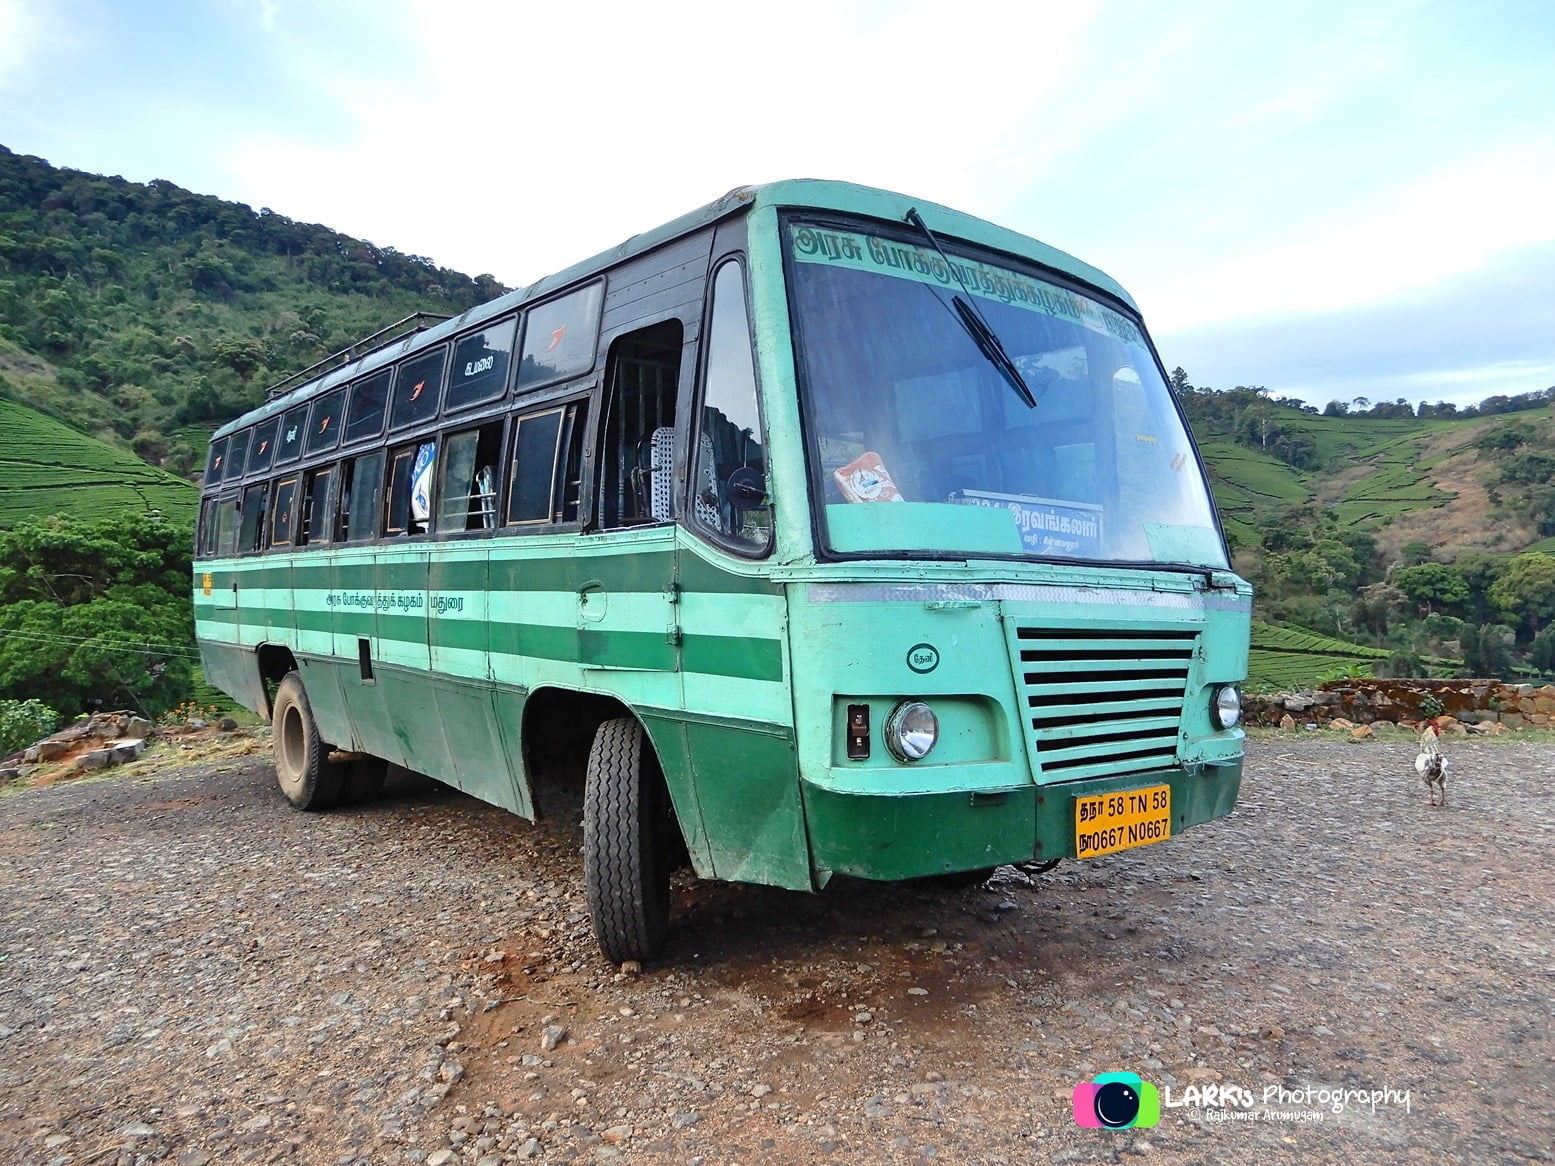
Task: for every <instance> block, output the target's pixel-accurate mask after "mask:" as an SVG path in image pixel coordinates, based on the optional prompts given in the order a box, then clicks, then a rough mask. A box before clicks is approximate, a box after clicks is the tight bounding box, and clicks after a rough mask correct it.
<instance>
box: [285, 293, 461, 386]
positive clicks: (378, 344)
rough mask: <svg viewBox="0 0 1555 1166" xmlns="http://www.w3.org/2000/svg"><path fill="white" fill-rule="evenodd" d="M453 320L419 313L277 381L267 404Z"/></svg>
mask: <svg viewBox="0 0 1555 1166" xmlns="http://www.w3.org/2000/svg"><path fill="white" fill-rule="evenodd" d="M451 319H453V317H452V316H441V315H439V314H438V313H436V312H416V313H414V314H412V315H409V316H406V317H405V318H404V319H403V320H396V321H394V323H392V324H390V325H389V326H388V327H387V328H380V329H378V331H376V332H374V333H373V334H372V335H371V336H364V337H362V338H361V339H360V340H358V341H356V343H354V344H352V345H350V346H349V347H347V348H342V349H341V350H340V351H339V352H332V353H330V354H329V355H328V356H326V357H325V358H324V359H323V360H321V361H318V362H317V363H316V364H310V365H309V366H308V367H307V368H305V369H303V370H302V371H300V372H294V373H292V375H291V376H289V377H287V378H286V379H285V380H281V381H276V382H275V384H273V385H271V386H270V387H269V388H268V389H266V390H265V400H266V401H273V400H275V399H276V398H277V397H279V396H281V395H282V394H283V393H286V392H289V391H290V390H292V389H294V388H296V387H297V386H298V385H300V384H302V383H304V382H305V381H310V380H312V379H313V378H314V377H316V376H321V375H323V374H324V373H326V372H329V371H330V370H331V369H334V368H339V367H340V366H341V365H342V364H346V363H348V362H350V361H353V360H358V359H360V358H361V357H364V356H368V355H370V354H372V353H374V352H377V351H378V350H379V349H380V348H387V347H388V346H389V345H391V344H393V343H394V342H395V341H396V340H403V339H404V338H405V337H406V336H410V335H413V334H414V333H416V332H424V331H426V330H427V329H428V328H431V327H434V326H436V325H438V324H441V323H442V322H443V321H444V320H451Z"/></svg>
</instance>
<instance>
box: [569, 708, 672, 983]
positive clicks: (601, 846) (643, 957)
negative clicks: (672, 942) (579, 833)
mask: <svg viewBox="0 0 1555 1166" xmlns="http://www.w3.org/2000/svg"><path fill="white" fill-rule="evenodd" d="M679 849H680V836H679V832H678V829H677V828H676V826H675V821H674V816H673V814H672V812H671V810H670V806H669V797H668V794H667V793H666V791H665V788H664V778H663V776H662V774H661V773H660V770H659V765H658V760H657V758H655V757H654V754H653V749H652V747H651V746H650V745H649V743H648V739H647V736H646V734H644V732H643V730H642V726H641V725H639V724H638V723H637V722H636V721H635V720H633V719H632V718H631V717H621V718H619V719H617V720H612V721H606V722H604V723H603V724H602V725H600V726H599V729H598V731H597V732H596V733H595V734H594V745H593V748H592V749H590V750H589V762H588V774H587V778H586V781H585V784H584V789H583V875H584V882H585V884H586V886H587V888H588V899H589V914H590V915H591V916H592V918H593V922H594V937H595V938H596V939H597V940H598V941H599V949H600V951H602V952H604V953H605V958H606V959H608V960H610V962H611V963H616V964H619V963H623V962H625V961H626V960H637V961H638V962H640V963H646V962H647V961H649V960H651V959H652V958H653V957H654V956H656V955H658V954H659V951H660V949H662V948H663V946H664V938H665V936H666V934H667V933H668V931H669V913H670V871H671V870H672V869H674V866H675V861H676V856H677V853H678V851H679Z"/></svg>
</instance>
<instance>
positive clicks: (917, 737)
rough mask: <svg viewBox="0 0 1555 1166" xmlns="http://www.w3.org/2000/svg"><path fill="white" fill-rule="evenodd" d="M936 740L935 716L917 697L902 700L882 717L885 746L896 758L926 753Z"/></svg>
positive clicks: (908, 758) (907, 758)
mask: <svg viewBox="0 0 1555 1166" xmlns="http://www.w3.org/2000/svg"><path fill="white" fill-rule="evenodd" d="M937 740H939V718H938V717H936V716H935V715H934V710H933V709H931V708H930V707H929V706H928V705H926V704H924V703H923V702H922V701H921V700H904V701H902V702H901V703H900V704H899V705H897V706H896V707H895V708H894V709H892V710H891V715H890V716H888V717H886V720H885V747H886V748H887V749H889V750H890V751H891V754H892V756H894V757H895V758H896V759H897V760H898V761H918V760H921V759H922V758H924V757H927V756H928V754H929V750H930V749H932V748H934V742H935V741H937Z"/></svg>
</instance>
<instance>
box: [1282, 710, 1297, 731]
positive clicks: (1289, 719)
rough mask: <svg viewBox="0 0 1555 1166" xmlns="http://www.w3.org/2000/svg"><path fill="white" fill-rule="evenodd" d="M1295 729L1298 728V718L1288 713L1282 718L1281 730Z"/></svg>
mask: <svg viewBox="0 0 1555 1166" xmlns="http://www.w3.org/2000/svg"><path fill="white" fill-rule="evenodd" d="M1295 727H1296V718H1295V717H1293V716H1291V715H1290V714H1289V713H1286V714H1285V715H1284V716H1283V717H1281V718H1280V728H1282V729H1294V728H1295Z"/></svg>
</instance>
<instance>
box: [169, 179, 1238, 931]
mask: <svg viewBox="0 0 1555 1166" xmlns="http://www.w3.org/2000/svg"><path fill="white" fill-rule="evenodd" d="M194 600H195V616H196V623H197V630H198V636H199V641H200V653H201V658H202V660H203V662H204V667H205V670H206V673H207V675H208V676H209V677H210V679H211V680H212V681H213V682H214V683H216V684H218V685H219V686H221V687H222V688H223V689H224V690H225V691H227V692H228V693H230V694H231V695H232V696H233V697H235V698H236V699H238V700H239V701H241V702H242V703H244V704H245V705H246V706H248V707H249V708H252V709H254V710H255V711H256V712H258V713H260V714H261V715H263V716H268V717H270V718H271V720H272V723H273V725H274V730H275V756H276V771H277V776H278V779H279V782H280V786H281V789H282V791H283V792H284V794H285V796H286V797H287V799H288V800H289V801H290V802H291V803H292V804H293V805H295V806H297V807H299V808H302V809H307V810H319V809H325V808H328V807H329V806H332V805H336V804H339V803H340V802H342V801H343V800H348V799H350V798H352V797H355V796H358V795H359V794H361V793H362V792H363V791H366V790H369V789H371V788H372V787H373V786H374V785H375V784H378V783H380V782H381V781H382V775H383V772H384V768H385V766H386V765H388V764H390V763H392V764H394V765H398V766H403V767H406V768H408V769H411V770H415V771H418V772H420V773H423V774H427V775H430V776H432V777H434V778H436V779H438V780H439V781H443V782H446V783H448V784H450V785H452V786H455V787H457V788H458V789H460V790H463V791H465V792H467V793H469V794H471V795H473V796H475V797H477V798H481V799H483V800H485V801H487V802H491V803H494V804H496V805H499V806H503V807H505V808H507V809H508V810H511V811H512V812H513V813H515V814H517V815H519V816H521V817H525V818H533V817H535V815H536V812H537V811H536V807H535V801H534V796H533V793H532V790H531V782H530V775H531V774H532V772H533V771H534V766H535V759H536V758H539V757H542V756H543V757H546V758H548V759H549V758H557V759H560V761H561V762H562V763H565V764H570V765H571V766H572V767H573V768H572V772H574V773H577V774H580V775H581V776H582V779H583V784H584V790H583V827H584V869H585V883H586V886H587V891H588V900H589V906H590V909H591V912H592V919H593V926H594V930H595V934H596V936H597V937H598V940H599V944H600V947H601V949H602V951H603V952H604V954H605V955H606V956H607V957H608V958H609V959H611V960H612V961H625V960H647V959H650V958H652V957H653V956H654V955H655V954H656V953H657V952H659V951H660V950H661V948H662V945H663V943H664V940H665V936H666V930H667V926H668V918H669V909H670V894H669V890H670V875H671V873H672V871H673V870H674V869H675V868H677V867H678V866H680V865H684V864H689V865H690V867H691V868H692V869H693V870H694V872H695V874H696V875H698V876H700V877H702V878H713V879H726V880H734V881H739V882H751V883H764V884H769V885H774V886H779V887H787V888H792V889H796V890H819V889H821V888H823V887H824V886H825V885H826V884H827V882H828V881H829V880H830V879H831V878H832V876H833V875H839V874H840V875H847V876H852V877H855V878H863V879H875V880H900V879H913V878H922V877H928V876H962V877H965V876H968V875H972V876H975V875H976V874H977V873H978V872H984V871H989V870H991V869H992V868H994V867H996V866H998V865H1000V864H1003V863H1013V862H1019V861H1027V862H1030V861H1037V862H1051V861H1056V860H1058V859H1061V858H1063V857H1066V856H1068V857H1077V858H1093V857H1099V856H1102V855H1106V854H1110V853H1113V852H1116V851H1119V850H1123V849H1127V848H1129V847H1132V846H1137V845H1142V844H1145V843H1150V842H1155V841H1158V840H1161V839H1165V838H1168V837H1171V836H1174V835H1176V834H1179V833H1181V832H1182V831H1183V830H1184V829H1185V828H1187V827H1189V826H1192V825H1194V824H1196V823H1199V822H1203V821H1206V820H1208V819H1210V818H1215V817H1219V816H1222V815H1224V814H1227V813H1229V812H1230V811H1231V810H1232V808H1233V807H1234V805H1235V803H1236V797H1237V790H1238V787H1239V785H1240V781H1241V773H1242V743H1243V734H1242V731H1241V730H1240V728H1239V727H1238V721H1239V718H1240V697H1239V694H1238V688H1237V686H1238V684H1239V682H1240V681H1242V680H1243V679H1244V677H1245V675H1246V670H1247V653H1248V632H1249V626H1250V612H1251V589H1250V588H1249V586H1248V585H1247V584H1246V583H1245V582H1244V581H1243V580H1241V579H1240V578H1238V577H1237V576H1236V575H1235V574H1234V573H1233V572H1232V571H1231V569H1230V564H1229V560H1228V557H1227V552H1226V544H1225V540H1224V536H1223V534H1222V532H1221V529H1220V526H1219V522H1218V519H1217V516H1216V514H1215V510H1214V507H1213V504H1212V502H1211V499H1210V494H1209V490H1208V488H1207V485H1206V479H1205V474H1204V469H1203V465H1202V463H1201V461H1200V459H1199V456H1198V453H1197V451H1196V449H1195V447H1194V445H1193V441H1192V438H1191V436H1190V435H1189V432H1188V428H1187V425H1186V424H1185V422H1184V420H1183V416H1182V413H1181V411H1180V409H1179V407H1178V406H1177V404H1176V402H1175V400H1174V398H1173V397H1172V395H1171V393H1170V391H1169V390H1168V388H1167V385H1166V382H1165V379H1164V377H1163V374H1162V368H1161V363H1160V361H1159V359H1158V358H1157V356H1156V354H1155V351H1154V349H1153V347H1152V346H1151V343H1150V340H1149V338H1148V336H1147V334H1146V332H1145V328H1144V324H1143V322H1142V320H1141V318H1140V316H1139V313H1138V311H1137V309H1136V307H1135V305H1134V302H1133V300H1132V299H1130V297H1129V295H1128V293H1127V292H1125V291H1124V290H1123V288H1121V287H1120V286H1119V285H1118V284H1116V283H1115V282H1113V280H1111V279H1110V278H1109V277H1108V276H1106V275H1105V274H1103V273H1102V272H1100V271H1098V270H1097V269H1095V268H1093V267H1090V266H1088V265H1086V264H1084V263H1082V262H1080V261H1078V260H1076V259H1074V258H1072V257H1070V256H1069V255H1066V254H1064V253H1063V252H1061V251H1058V250H1055V249H1054V248H1051V247H1048V246H1045V245H1044V244H1042V243H1039V242H1036V241H1035V240H1032V239H1029V238H1026V237H1024V236H1022V235H1019V234H1016V233H1014V232H1012V231H1009V230H1005V229H1002V228H1000V227H996V226H993V225H991V224H989V223H987V222H983V221H981V220H978V219H976V218H972V217H970V216H967V215H965V214H961V213H958V212H956V211H953V210H950V209H947V208H945V207H941V206H936V205H933V204H929V203H925V202H921V201H916V202H915V201H912V200H909V199H906V198H903V197H902V196H900V195H897V194H892V193H888V192H885V191H880V190H873V189H868V188H864V187H859V186H854V185H847V184H842V183H835V182H822V181H810V180H805V181H787V182H778V183H773V184H770V185H764V186H758V187H746V188H740V189H737V190H734V191H732V192H731V193H729V194H728V195H726V196H724V197H723V198H721V199H719V200H718V201H716V202H714V203H712V204H710V205H708V206H706V207H703V208H702V209H700V210H697V211H694V212H692V213H691V214H688V215H686V216H684V217H682V218H679V219H676V220H675V221H673V222H671V223H668V224H666V225H664V226H662V227H659V228H658V229H656V230H652V231H649V232H647V233H645V234H641V235H636V236H633V237H632V238H630V239H628V240H627V241H626V242H624V243H622V244H620V245H619V246H617V247H616V248H614V249H613V250H610V251H608V252H606V253H604V254H601V255H597V256H595V257H594V258H592V259H588V260H585V261H584V262H582V263H579V264H577V265H576V266H574V267H571V268H568V269H567V270H565V271H562V272H560V273H559V274H556V275H553V276H549V277H547V278H545V279H542V280H540V281H539V282H538V283H536V284H534V285H533V286H531V287H527V288H524V289H522V290H519V291H515V292H511V293H509V294H507V295H505V296H502V297H501V298H499V299H496V300H494V301H492V302H491V303H488V304H486V305H484V306H481V307H478V308H475V309H472V310H471V311H469V312H466V313H465V314H464V315H462V316H459V317H457V318H455V319H448V320H441V321H438V322H435V323H432V324H430V325H428V324H427V323H426V322H425V321H421V322H418V323H416V324H414V325H411V326H407V327H406V328H405V329H403V330H401V331H398V332H392V333H388V334H387V335H380V336H379V337H377V338H374V339H373V342H372V343H367V344H363V345H360V346H357V347H355V348H353V349H351V350H348V351H347V352H345V353H342V354H338V355H337V358H336V359H333V360H331V361H326V362H323V363H322V364H321V365H320V366H316V367H315V368H313V369H310V370H305V371H304V373H302V374H299V375H298V376H297V377H294V378H292V380H291V381H290V382H283V385H282V386H280V387H278V389H277V391H275V392H274V393H273V394H272V396H271V399H269V400H267V402H266V403H265V404H264V405H263V406H261V407H260V408H257V409H254V410H253V411H251V412H249V413H247V414H245V415H244V416H243V417H241V418H239V419H238V420H236V421H234V422H232V423H231V424H229V425H226V426H224V427H222V428H221V429H219V430H217V431H216V433H215V434H214V436H213V439H212V443H211V448H210V455H209V461H208V463H207V472H206V475H205V478H204V486H203V499H202V506H201V515H200V528H199V533H198V536H197V550H196V563H195V568H194Z"/></svg>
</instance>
